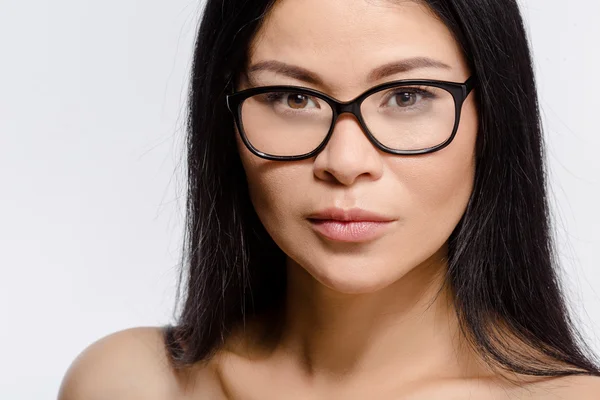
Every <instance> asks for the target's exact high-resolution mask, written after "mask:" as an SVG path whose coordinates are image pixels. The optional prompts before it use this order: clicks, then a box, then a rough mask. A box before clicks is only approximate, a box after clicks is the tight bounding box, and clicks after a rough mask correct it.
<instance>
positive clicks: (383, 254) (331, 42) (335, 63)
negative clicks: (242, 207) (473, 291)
mask: <svg viewBox="0 0 600 400" xmlns="http://www.w3.org/2000/svg"><path fill="white" fill-rule="evenodd" d="M249 56H250V58H249V66H253V65H256V64H258V63H261V62H264V61H278V62H282V63H285V64H288V65H292V66H295V67H301V68H303V69H305V70H308V71H310V73H311V74H312V75H314V76H316V77H318V80H319V81H320V82H321V83H317V82H312V83H311V82H307V81H304V80H302V78H301V76H288V75H287V74H285V73H282V72H279V73H276V72H273V71H270V70H266V69H263V70H257V71H253V72H251V73H249V75H248V79H245V78H242V81H241V85H240V87H238V89H240V90H241V89H245V88H247V87H250V86H267V85H280V84H281V85H296V86H304V87H309V88H313V89H317V90H320V91H323V92H325V93H327V94H329V95H331V96H333V97H335V98H337V99H338V100H341V101H347V100H351V99H353V98H354V97H356V96H357V95H359V94H361V93H362V92H364V91H365V90H367V89H369V88H370V87H373V86H375V85H377V84H381V83H384V82H389V81H392V80H399V79H437V80H446V81H454V82H460V83H463V82H465V81H466V80H467V78H469V76H470V75H471V72H470V71H469V70H468V68H467V65H466V62H465V60H464V58H463V55H462V53H461V51H460V48H459V45H458V44H457V42H456V41H455V39H454V38H453V37H452V35H451V33H450V31H449V30H448V28H447V27H446V26H445V25H444V24H443V23H442V22H441V21H440V20H438V19H437V18H436V17H435V16H434V15H433V14H432V13H431V12H430V11H429V9H428V8H426V6H424V5H420V4H418V3H416V2H412V1H395V2H392V1H389V0H388V1H367V0H304V1H294V0H281V1H278V2H276V4H275V6H274V8H273V9H272V12H271V13H270V14H269V16H268V18H267V19H266V20H265V23H264V25H263V26H262V27H261V29H260V30H259V32H258V34H257V35H256V37H255V38H254V40H253V42H252V47H251V51H250V54H249ZM414 57H427V58H430V59H432V60H435V61H439V62H441V63H444V64H447V66H449V68H441V67H420V68H416V69H411V70H405V71H401V70H397V71H388V72H391V74H389V75H387V76H385V77H383V76H380V77H377V78H376V79H375V80H374V79H372V78H373V76H372V75H370V73H371V71H373V70H375V69H377V68H378V67H380V66H383V65H385V64H388V63H392V62H400V61H402V60H407V59H411V58H414ZM473 98H474V96H473V94H471V95H469V97H468V98H467V100H466V101H465V103H464V104H463V106H462V116H461V121H460V126H459V129H458V132H457V134H456V137H455V138H454V140H453V142H452V143H451V144H450V145H449V146H448V147H446V148H444V149H442V150H440V151H437V152H434V153H430V154H426V155H418V156H398V155H392V154H387V153H384V152H382V151H380V150H378V149H377V148H376V147H374V145H373V144H372V143H371V142H370V141H369V140H368V138H367V136H365V134H364V133H363V131H362V129H361V127H360V125H359V124H358V121H357V120H356V119H355V118H354V116H352V115H351V114H342V115H341V116H340V118H339V119H338V121H337V123H336V125H335V128H334V131H333V135H332V137H331V139H330V140H329V142H328V144H327V146H326V147H325V148H324V150H323V151H322V152H320V153H319V154H318V155H317V156H315V157H313V158H310V159H307V160H302V161H292V162H290V161H286V162H281V161H268V160H265V159H261V158H259V157H257V156H255V155H253V154H252V153H250V152H249V151H248V149H247V148H246V147H245V146H244V145H243V143H242V142H241V140H240V139H239V135H238V136H237V137H238V148H239V152H240V156H241V159H242V163H243V165H244V169H245V171H246V175H247V179H248V187H249V191H250V196H251V199H252V202H253V205H254V207H255V209H256V212H257V214H258V216H259V218H260V220H261V221H262V223H263V224H264V226H265V228H266V229H267V231H268V232H269V234H270V235H271V237H272V238H273V240H274V241H275V242H276V243H277V244H278V245H279V247H280V248H281V249H282V250H283V251H284V252H285V253H286V254H287V255H288V257H289V262H290V263H292V265H296V266H300V267H302V268H304V269H305V270H306V271H307V272H308V273H310V274H311V275H312V276H313V277H314V278H315V279H316V280H317V281H319V282H320V283H322V284H323V285H325V286H327V287H329V288H331V289H333V290H336V291H339V292H344V293H367V292H372V291H375V290H378V289H381V288H383V287H385V286H387V285H389V284H391V283H393V282H394V281H396V280H398V279H399V278H401V277H402V276H403V275H405V274H407V273H408V272H409V271H410V270H412V269H414V268H417V267H418V266H420V265H425V264H429V263H432V262H433V263H438V264H440V265H443V264H442V262H443V258H444V256H445V255H446V242H447V239H448V237H449V235H450V234H451V232H452V230H453V229H454V228H455V226H456V224H457V223H458V221H459V220H460V218H461V216H462V215H463V213H464V211H465V208H466V205H467V202H468V199H469V196H470V194H471V190H472V183H473V177H474V167H475V160H474V155H475V139H476V135H477V129H478V125H477V111H476V105H475V103H474V100H473ZM331 208H337V209H340V210H341V211H342V212H341V213H340V214H343V211H346V210H349V209H357V208H358V209H362V210H365V211H368V212H371V213H376V214H378V215H380V216H382V217H384V219H386V220H388V221H389V222H383V223H381V222H380V223H378V224H370V223H369V222H363V223H357V222H354V223H352V222H339V221H337V222H336V221H327V218H328V217H327V216H326V215H325V216H322V217H323V218H325V221H323V220H321V221H316V220H314V219H311V217H314V216H315V214H319V213H320V212H321V211H323V210H327V209H331ZM329 218H331V219H335V218H336V217H335V214H334V215H333V216H332V215H330V217H329ZM355 219H356V218H355ZM367 219H369V218H367ZM361 227H362V228H364V229H366V230H367V234H361V233H360V230H361ZM336 232H338V233H337V236H336ZM352 232H359V233H358V234H357V235H354V236H353V235H352Z"/></svg>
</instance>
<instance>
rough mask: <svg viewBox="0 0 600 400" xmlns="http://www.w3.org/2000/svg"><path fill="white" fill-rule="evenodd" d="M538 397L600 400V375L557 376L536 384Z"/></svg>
mask: <svg viewBox="0 0 600 400" xmlns="http://www.w3.org/2000/svg"><path fill="white" fill-rule="evenodd" d="M536 386H537V387H536V389H535V393H536V397H535V398H536V399H540V400H545V399H549V400H550V399H577V400H600V377H597V376H588V375H578V376H567V377H562V378H555V379H552V380H549V381H547V382H544V383H539V384H537V385H536Z"/></svg>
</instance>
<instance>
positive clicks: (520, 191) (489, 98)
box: [164, 0, 600, 376]
mask: <svg viewBox="0 0 600 400" xmlns="http://www.w3.org/2000/svg"><path fill="white" fill-rule="evenodd" d="M274 1H275V0H252V1H248V0H208V1H207V2H206V6H205V10H204V13H203V16H202V21H201V24H200V27H199V32H198V36H197V41H196V47H195V53H194V60H193V68H192V76H191V86H190V93H189V110H188V112H189V114H188V136H187V169H188V171H187V173H188V182H187V183H188V197H187V210H186V211H187V218H186V235H185V246H184V258H183V263H182V270H181V276H180V291H179V295H178V304H180V305H181V309H180V310H178V311H177V312H178V316H177V322H176V323H175V324H173V325H169V326H166V327H165V330H164V332H165V336H164V338H165V345H166V347H167V349H168V351H169V354H170V357H171V361H172V362H173V364H174V365H175V366H176V367H185V366H188V365H191V364H194V363H197V362H203V361H208V360H209V359H210V358H211V357H212V356H213V355H214V353H215V352H216V351H217V350H218V349H219V348H220V346H222V345H223V343H224V342H225V340H226V339H227V337H228V335H229V334H230V333H231V332H232V331H233V329H234V328H236V327H237V326H238V325H239V324H241V323H244V322H245V320H246V318H248V317H249V316H257V315H261V314H262V313H265V312H268V311H269V310H273V309H277V307H279V306H280V305H281V303H282V302H283V299H284V294H285V290H286V284H285V280H286V272H285V268H284V262H285V254H284V253H283V252H282V251H281V249H279V247H278V246H277V245H276V244H275V243H274V242H273V240H272V239H271V238H270V236H269V234H268V233H267V232H266V231H265V229H264V227H263V226H262V224H261V223H260V221H259V220H258V217H257V215H256V213H255V211H254V209H253V207H252V204H251V202H250V198H249V194H248V188H247V182H246V177H245V173H244V170H243V167H242V164H241V161H240V158H239V154H238V152H237V149H236V143H235V137H234V133H235V132H234V124H233V120H232V117H231V114H230V113H229V112H228V110H227V108H226V104H225V100H224V96H225V94H226V93H227V90H229V88H230V87H231V86H230V85H231V82H232V79H234V77H235V76H236V74H238V73H239V72H240V71H242V70H243V68H244V67H245V66H246V63H247V57H248V49H249V45H250V43H251V40H252V38H253V36H254V35H255V33H256V32H257V30H258V29H259V28H260V26H261V23H262V22H263V21H264V19H265V17H266V15H267V14H268V12H269V11H270V10H271V9H272V7H273V4H274ZM422 2H423V3H424V4H426V5H427V6H429V8H430V9H431V10H432V11H433V12H434V13H435V14H436V15H437V17H438V18H440V19H441V20H442V21H443V22H444V23H445V24H446V26H447V27H448V28H449V29H450V31H451V32H452V33H453V34H454V36H455V38H456V40H457V42H458V43H459V44H460V46H461V47H462V49H463V52H464V55H465V57H466V59H467V62H468V64H469V66H470V68H471V70H472V71H473V72H474V73H475V75H476V76H477V77H478V80H479V86H478V87H477V90H476V91H475V95H476V102H477V107H478V111H479V127H480V132H479V134H478V138H477V149H476V156H477V159H476V171H475V182H474V188H473V192H472V195H471V198H470V200H469V204H468V206H467V209H466V212H465V214H464V216H463V217H462V219H461V220H460V222H459V223H458V225H457V226H456V228H455V230H454V231H453V233H452V234H451V236H450V238H449V254H448V257H449V259H448V260H449V261H448V269H447V276H446V279H445V284H446V285H448V286H449V288H451V290H452V293H453V296H454V303H455V307H456V312H457V316H458V318H459V321H460V326H461V329H462V331H463V333H464V334H465V335H466V337H468V338H469V339H470V343H471V345H472V346H473V348H474V349H475V350H476V351H477V352H478V354H480V355H481V356H482V358H483V359H485V360H486V361H487V362H488V363H489V365H490V366H495V367H501V368H503V369H504V370H505V371H510V372H514V373H519V374H526V375H541V376H563V375H573V374H591V375H600V369H599V367H598V365H597V363H596V360H594V359H593V358H592V353H591V352H590V351H589V349H587V347H586V346H585V343H584V341H583V339H582V337H581V335H580V334H579V333H578V332H577V330H576V329H575V326H574V324H573V322H572V321H571V319H570V316H569V310H568V308H567V306H566V301H565V298H564V293H563V288H562V287H561V282H560V281H559V279H558V271H557V262H556V259H557V257H556V254H555V252H554V247H553V241H552V237H553V235H552V230H551V229H552V225H551V221H550V214H549V205H548V201H547V195H546V172H545V171H546V170H545V162H544V149H543V137H542V128H541V123H540V114H539V110H538V102H537V91H536V84H535V80H534V74H533V68H532V60H531V54H530V49H529V45H528V41H527V35H526V32H525V29H524V26H523V20H522V17H521V14H520V11H519V8H518V5H517V3H516V1H515V0H426V1H425V0H423V1H422Z"/></svg>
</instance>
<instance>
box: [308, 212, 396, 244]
mask: <svg viewBox="0 0 600 400" xmlns="http://www.w3.org/2000/svg"><path fill="white" fill-rule="evenodd" d="M308 220H309V221H310V223H311V225H312V227H313V229H314V230H315V231H316V232H317V233H319V234H320V235H321V236H323V237H325V238H326V239H329V240H333V241H337V242H367V241H370V240H374V239H377V238H378V237H380V236H382V235H383V234H385V232H386V229H387V228H388V227H389V225H391V224H392V223H393V222H394V221H395V219H394V218H390V217H387V216H384V215H380V214H376V213H373V212H370V211H366V210H362V209H359V208H353V209H349V210H344V209H340V208H327V209H324V210H321V211H319V212H316V213H313V214H311V215H309V216H308Z"/></svg>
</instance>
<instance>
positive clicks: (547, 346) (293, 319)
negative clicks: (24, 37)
mask: <svg viewBox="0 0 600 400" xmlns="http://www.w3.org/2000/svg"><path fill="white" fill-rule="evenodd" d="M536 101H537V99H536V88H535V83H534V77H533V73H532V67H531V57H530V53H529V49H528V46H527V38H526V35H525V32H524V29H523V25H522V20H521V17H520V14H519V10H518V7H517V5H516V4H515V2H514V1H512V0H502V1H483V0H446V1H440V0H428V1H399V0H395V1H391V0H371V1H367V0H304V1H297V0H295V1H293V0H280V1H276V2H274V1H258V0H253V1H251V2H248V1H236V0H229V1H208V2H207V5H206V9H205V12H204V16H203V20H202V24H201V26H200V31H199V37H198V42H197V48H196V53H195V59H194V67H193V80H192V87H191V96H190V119H189V136H188V167H189V170H188V172H189V196H188V224H187V226H188V230H187V234H188V235H187V247H186V258H185V266H186V269H185V271H184V272H185V276H186V278H187V279H186V281H187V287H186V290H185V292H184V299H183V300H184V301H183V303H182V304H183V308H182V310H181V315H180V318H179V320H178V322H177V324H176V325H173V326H169V327H164V328H162V329H161V328H137V329H130V330H126V331H123V332H119V333H116V334H113V335H111V336H109V337H107V338H104V339H102V340H100V341H98V342H97V343H95V344H93V345H92V346H90V348H88V349H87V350H86V351H84V352H83V353H82V355H81V356H80V357H78V359H77V360H76V361H75V362H74V364H73V365H72V367H71V368H70V370H69V372H68V373H67V376H66V377H65V379H64V382H63V385H62V389H61V394H60V395H59V397H60V399H61V400H73V399H90V398H94V399H131V398H143V399H306V398H311V399H313V398H315V399H317V398H318V399H367V398H368V399H371V398H372V399H428V400H431V399H454V398H455V399H466V398H474V399H513V398H514V399H517V398H518V399H555V398H569V399H598V398H600V379H598V376H600V370H599V368H598V366H597V365H596V364H595V361H594V360H593V359H592V357H591V356H590V355H587V354H586V352H585V351H584V346H583V345H582V343H581V340H580V337H579V336H578V334H577V332H576V331H575V329H574V328H573V325H572V323H571V322H570V320H569V316H568V314H567V312H566V307H565V303H564V299H563V295H562V291H561V288H560V285H559V282H558V280H557V275H556V272H555V270H554V264H555V258H554V254H553V252H552V246H551V240H550V234H549V229H550V228H549V220H548V205H547V200H546V195H545V175H544V163H543V149H542V137H541V129H540V124H539V114H538V109H537V102H536ZM469 396H470V397H469Z"/></svg>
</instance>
